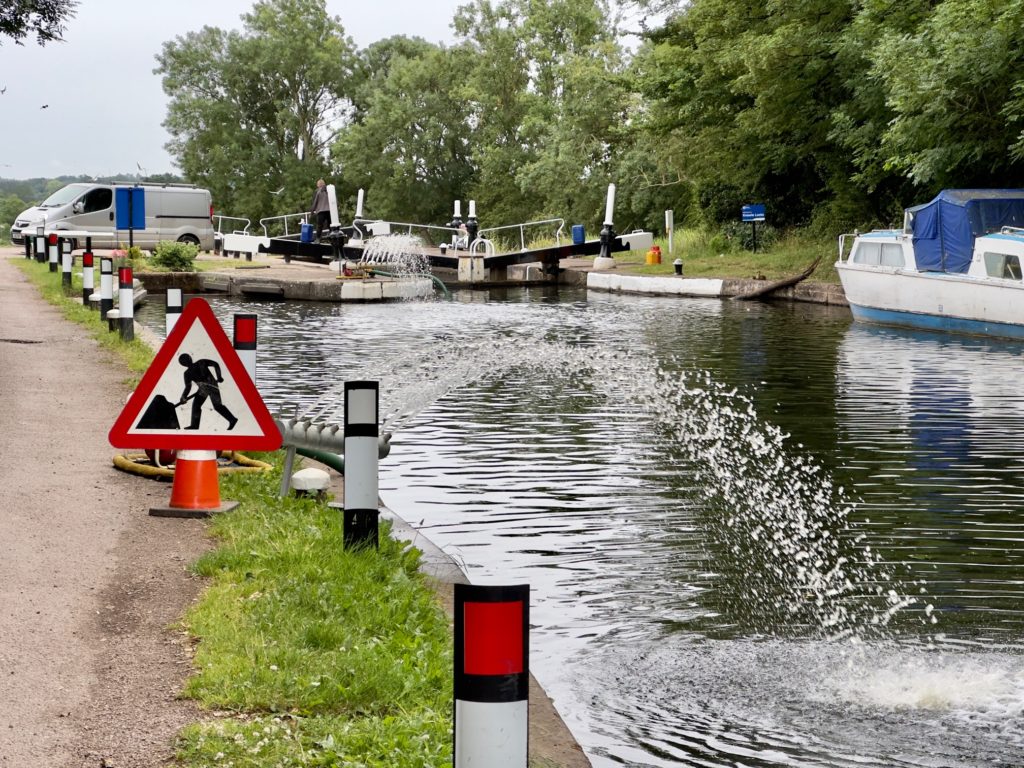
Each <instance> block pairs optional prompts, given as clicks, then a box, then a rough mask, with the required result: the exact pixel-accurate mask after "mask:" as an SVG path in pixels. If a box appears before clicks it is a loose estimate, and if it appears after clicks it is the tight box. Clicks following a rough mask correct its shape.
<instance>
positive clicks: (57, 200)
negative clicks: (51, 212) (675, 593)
mask: <svg viewBox="0 0 1024 768" xmlns="http://www.w3.org/2000/svg"><path fill="white" fill-rule="evenodd" d="M88 186H89V185H88V184H69V185H68V186H66V187H63V188H62V189H58V190H57V191H56V192H54V193H53V194H52V195H50V196H49V197H48V198H46V199H45V200H43V202H41V203H40V204H39V207H40V208H56V207H57V206H58V205H65V204H67V203H70V202H71V201H72V200H74V199H75V198H77V197H78V196H79V195H80V194H82V192H83V191H84V190H85V189H87V188H88Z"/></svg>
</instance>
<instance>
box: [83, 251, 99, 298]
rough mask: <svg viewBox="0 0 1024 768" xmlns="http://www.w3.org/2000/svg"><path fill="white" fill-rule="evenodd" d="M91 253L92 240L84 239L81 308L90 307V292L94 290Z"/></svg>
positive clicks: (92, 257)
mask: <svg viewBox="0 0 1024 768" xmlns="http://www.w3.org/2000/svg"><path fill="white" fill-rule="evenodd" d="M94 258H95V257H94V256H93V253H92V238H91V237H87V238H85V251H84V252H83V253H82V306H83V307H91V306H92V292H93V291H94V290H95V288H96V287H95V285H94V282H95V277H94V274H95V273H94V271H93V270H94V267H93V260H94Z"/></svg>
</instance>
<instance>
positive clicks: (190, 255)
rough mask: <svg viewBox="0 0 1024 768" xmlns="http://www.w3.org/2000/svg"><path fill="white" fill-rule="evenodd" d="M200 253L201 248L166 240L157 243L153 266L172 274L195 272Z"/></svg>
mask: <svg viewBox="0 0 1024 768" xmlns="http://www.w3.org/2000/svg"><path fill="white" fill-rule="evenodd" d="M198 253H199V248H198V247H197V246H195V245H192V244H191V243H175V242H172V241H170V240H164V241H162V242H160V243H157V246H156V250H154V251H153V258H152V259H151V262H152V264H153V265H155V266H157V267H161V268H162V269H168V270H170V271H171V272H195V271H196V267H195V264H194V263H193V262H194V261H195V258H196V255H197V254H198Z"/></svg>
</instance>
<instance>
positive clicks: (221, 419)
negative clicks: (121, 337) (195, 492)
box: [108, 299, 281, 451]
mask: <svg viewBox="0 0 1024 768" xmlns="http://www.w3.org/2000/svg"><path fill="white" fill-rule="evenodd" d="M108 437H109V439H110V444H111V445H113V446H115V447H117V448H167V449H172V450H214V451H218V450H249V451H272V450H275V449H276V448H280V447H281V433H280V431H279V430H278V428H277V424H276V423H275V422H274V418H273V416H271V415H270V412H269V411H268V410H267V406H266V405H264V403H263V398H261V397H260V393H259V392H258V391H257V390H256V386H255V385H254V384H253V383H252V379H250V378H249V374H248V372H247V371H246V370H245V366H244V365H243V364H242V361H241V360H240V359H239V357H238V353H237V352H236V351H235V350H234V348H233V347H232V346H231V342H230V341H229V340H228V337H227V334H225V333H224V329H223V328H221V326H220V323H219V322H217V318H216V317H215V316H214V314H213V310H212V309H210V305H209V304H207V303H206V302H205V301H203V300H202V299H192V300H191V301H189V302H188V304H186V305H185V310H184V311H183V312H182V313H181V317H180V318H178V322H177V323H175V325H174V328H173V330H172V331H171V333H170V334H169V335H168V336H167V340H166V341H165V342H164V343H163V346H162V347H160V349H159V350H158V351H157V353H156V357H154V358H153V362H152V363H151V364H150V366H149V368H148V370H147V371H146V373H145V375H143V377H142V381H140V382H139V386H138V387H137V388H136V390H135V392H134V393H132V396H131V397H130V398H128V402H127V403H126V404H125V406H124V410H123V411H121V415H120V416H119V417H118V418H117V421H115V422H114V426H113V427H111V429H110V434H109V436H108Z"/></svg>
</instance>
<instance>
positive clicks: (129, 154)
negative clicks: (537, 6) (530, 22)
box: [0, 0, 465, 179]
mask: <svg viewBox="0 0 1024 768" xmlns="http://www.w3.org/2000/svg"><path fill="white" fill-rule="evenodd" d="M464 3H465V0H372V1H371V2H344V0H327V11H328V13H330V14H331V15H332V16H338V17H339V18H340V19H341V23H342V26H344V28H345V32H346V34H347V35H348V36H349V37H351V38H352V39H353V40H354V41H355V44H356V46H358V47H359V48H365V47H366V46H368V45H369V44H370V43H373V42H375V41H377V40H380V39H382V38H385V37H390V36H391V35H410V36H411V35H416V36H419V37H423V38H425V39H427V40H429V41H431V42H435V43H450V42H452V31H451V26H450V25H451V20H452V18H453V16H454V15H455V9H456V8H457V7H458V6H459V5H463V4H464ZM252 6H253V0H149V1H148V2H144V3H140V2H138V1H137V0H81V2H80V3H79V5H78V9H77V13H76V15H75V18H73V19H71V21H70V22H69V23H68V25H67V29H66V31H65V33H64V42H53V43H48V44H47V45H45V46H40V45H38V44H37V43H36V42H35V38H26V40H25V44H24V45H16V44H15V43H14V42H13V41H12V40H11V38H9V37H6V36H0V90H2V91H3V93H0V177H2V178H7V179H27V178H33V177H39V176H42V177H54V176H60V175H71V174H89V175H93V176H106V175H111V174H117V173H137V172H138V171H139V169H141V170H142V172H143V173H145V174H155V173H167V172H176V171H177V169H176V168H175V167H174V164H173V161H172V160H171V157H170V155H168V154H167V151H166V150H165V149H164V144H166V143H167V141H168V140H169V138H170V137H169V136H168V135H167V132H166V131H165V130H164V128H163V127H162V125H161V123H162V122H163V120H164V117H165V115H166V112H167V97H166V96H165V95H164V92H163V87H162V86H161V83H160V77H159V76H157V75H154V74H153V69H154V67H156V59H155V58H154V57H155V56H156V54H157V53H158V52H159V51H160V50H161V47H162V45H163V43H164V42H166V41H168V40H172V39H174V38H175V37H177V36H179V35H184V34H187V33H188V32H193V31H197V30H199V29H202V27H204V26H211V27H220V28H221V29H241V27H242V23H241V20H240V17H241V15H242V14H243V13H246V12H247V11H249V10H250V9H251V8H252ZM4 89H6V90H4ZM44 104H45V105H48V106H47V108H46V109H41V107H42V106H43V105H44Z"/></svg>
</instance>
